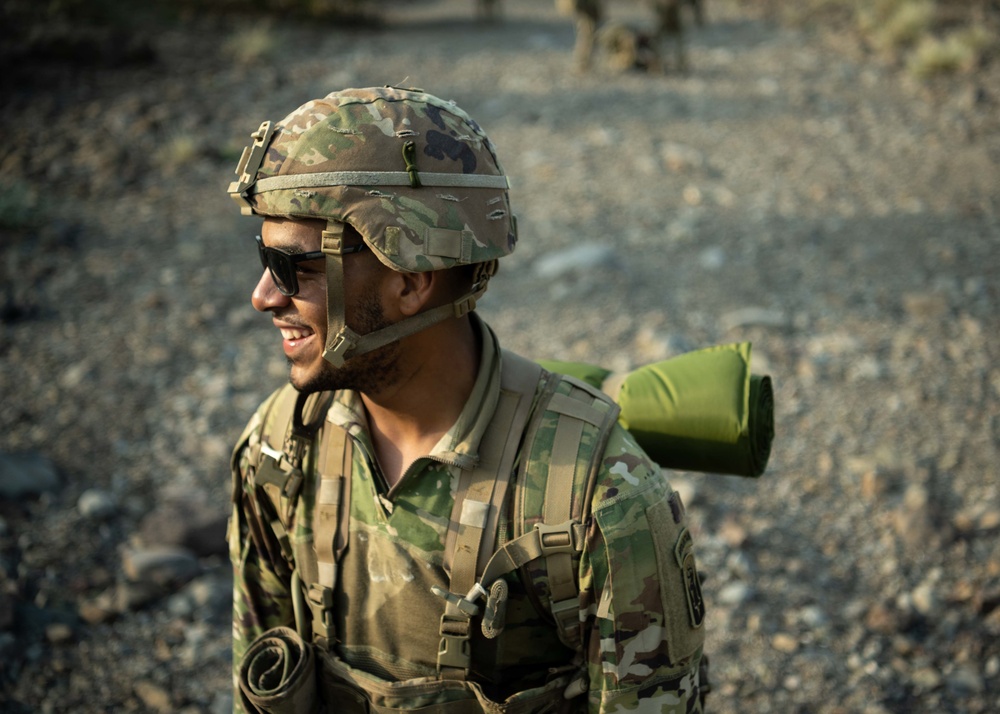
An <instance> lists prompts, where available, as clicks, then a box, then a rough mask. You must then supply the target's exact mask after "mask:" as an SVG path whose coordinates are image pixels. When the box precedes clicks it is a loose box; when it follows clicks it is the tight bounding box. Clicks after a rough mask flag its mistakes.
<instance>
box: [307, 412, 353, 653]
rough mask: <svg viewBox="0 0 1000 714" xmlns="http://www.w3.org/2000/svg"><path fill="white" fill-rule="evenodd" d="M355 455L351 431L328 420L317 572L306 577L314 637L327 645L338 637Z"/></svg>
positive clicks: (316, 530)
mask: <svg viewBox="0 0 1000 714" xmlns="http://www.w3.org/2000/svg"><path fill="white" fill-rule="evenodd" d="M353 458H354V443H353V441H352V440H351V438H350V436H349V435H348V433H347V431H345V430H344V429H342V428H340V427H339V426H336V425H333V424H328V425H327V428H326V431H325V432H324V438H323V440H322V441H321V442H320V447H319V456H318V458H317V465H316V467H317V471H318V472H319V477H320V479H319V488H318V490H317V493H316V506H315V511H314V513H315V515H314V518H313V552H314V554H315V557H316V564H315V572H313V573H308V574H307V575H308V577H307V578H306V580H305V582H307V583H310V584H311V586H310V588H309V591H308V593H307V599H306V601H307V603H308V605H309V609H310V610H311V611H312V615H313V618H312V628H313V632H312V635H313V641H314V642H316V644H317V645H319V646H320V647H323V648H326V647H328V646H329V645H330V643H332V642H333V641H334V640H335V639H336V631H335V628H334V621H333V593H334V590H335V588H336V587H337V560H338V559H339V558H340V556H341V555H342V554H343V551H344V549H345V548H346V547H347V539H348V534H349V528H348V523H347V520H348V518H349V517H350V514H349V512H348V511H349V508H350V484H351V474H352V472H353V469H352V462H353ZM300 634H301V633H300Z"/></svg>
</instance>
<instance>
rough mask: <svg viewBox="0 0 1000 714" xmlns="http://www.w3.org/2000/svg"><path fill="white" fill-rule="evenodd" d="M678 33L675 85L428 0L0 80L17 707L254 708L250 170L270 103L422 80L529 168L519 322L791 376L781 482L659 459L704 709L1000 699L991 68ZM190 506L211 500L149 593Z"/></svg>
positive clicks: (999, 339) (966, 703)
mask: <svg viewBox="0 0 1000 714" xmlns="http://www.w3.org/2000/svg"><path fill="white" fill-rule="evenodd" d="M614 13H615V14H616V15H618V16H620V17H621V18H622V19H628V20H641V19H642V17H643V16H642V14H641V11H640V9H639V7H638V6H637V5H634V4H628V3H623V4H622V5H617V6H615V8H614ZM261 38H264V41H262V40H261ZM133 39H134V38H133ZM688 43H689V44H688V49H689V53H690V70H689V71H688V72H687V73H685V74H680V73H676V72H672V71H671V72H667V73H666V74H665V75H663V76H650V75H647V74H644V73H639V72H630V73H624V74H619V73H615V72H613V71H611V70H610V69H608V68H607V67H604V66H602V65H601V64H600V62H598V66H597V67H596V68H595V70H594V71H593V72H591V73H589V74H586V75H581V74H578V73H576V72H574V70H573V66H572V62H571V58H570V50H571V47H572V44H573V28H572V25H571V23H570V22H569V21H568V20H567V19H565V18H563V17H560V16H559V15H557V13H556V12H555V9H554V7H553V6H552V3H547V2H546V3H538V2H533V1H530V0H508V1H507V2H506V4H505V13H504V19H503V21H502V22H497V23H491V24H485V23H478V22H476V21H475V20H474V11H473V4H472V1H471V0H425V1H423V2H407V3H402V2H400V3H396V4H392V5H390V6H389V9H388V10H387V11H386V14H385V23H384V24H383V25H382V26H381V27H377V28H372V27H369V28H365V27H330V26H322V25H317V24H315V23H313V24H309V23H292V22H270V23H263V24H262V21H259V20H255V19H253V18H233V17H230V18H224V19H219V18H216V19H211V20H208V19H204V18H202V19H192V20H188V21H185V22H183V23H181V24H180V25H177V26H170V27H167V28H166V29H164V30H163V31H162V32H159V33H156V34H154V35H152V36H150V38H149V42H148V48H147V49H148V50H150V52H149V53H145V52H138V53H133V52H131V51H128V52H126V51H124V49H123V48H124V47H125V45H124V44H120V45H115V44H112V45H111V46H109V45H108V44H107V42H105V43H104V44H98V45H96V48H97V50H98V51H94V52H83V53H78V54H76V55H72V57H73V59H71V60H70V61H66V60H53V59H44V60H39V61H37V62H33V63H32V64H30V65H23V64H21V65H17V66H12V67H11V68H10V71H6V72H5V76H4V78H3V80H2V84H0V91H2V103H0V122H2V124H0V125H2V128H3V135H4V137H5V139H6V141H5V143H4V146H3V148H2V149H0V186H2V187H3V193H2V195H0V220H2V222H3V224H2V225H3V227H2V228H0V231H2V232H0V258H2V262H0V271H2V272H0V276H2V282H0V455H2V458H0V466H2V467H3V471H2V472H0V473H2V477H0V486H3V488H4V489H5V490H4V492H3V495H2V496H0V566H2V567H0V709H2V710H3V711H5V712H12V713H15V714H19V713H21V712H64V711H65V712H130V711H136V712H138V711H163V712H167V711H170V712H174V711H180V712H186V713H188V714H195V713H198V712H204V713H211V714H221V712H224V711H227V710H228V709H229V708H230V707H231V695H230V693H229V691H228V687H229V656H230V653H229V637H230V633H229V624H228V612H227V604H226V603H227V597H228V596H227V589H228V581H227V577H228V575H227V566H228V562H227V559H226V555H225V548H224V545H223V544H222V536H221V535H220V534H219V532H218V529H217V528H214V525H215V524H217V523H218V522H219V521H220V520H221V519H224V517H225V514H226V508H227V502H228V492H229V476H228V468H227V463H228V452H229V449H230V448H231V445H232V443H233V442H234V441H235V439H236V437H237V435H238V434H239V432H240V430H241V428H242V426H243V424H244V423H245V421H246V419H247V418H248V417H249V415H250V414H251V412H252V410H253V409H254V407H255V406H256V404H257V403H258V402H259V401H260V400H261V399H262V398H263V397H264V396H265V395H266V394H267V393H269V392H270V391H271V390H272V389H273V388H275V387H276V386H278V385H280V384H281V383H282V381H283V380H284V378H285V369H286V368H285V365H284V361H283V358H282V356H281V351H280V346H279V344H278V341H277V339H276V337H275V335H274V330H273V327H272V326H271V325H270V323H269V321H268V320H267V319H266V318H264V317H261V316H260V315H257V314H256V313H254V311H253V310H252V308H251V307H250V305H249V299H248V298H249V293H250V290H251V288H252V286H253V284H254V282H255V280H256V277H257V273H258V271H259V265H258V264H257V257H256V255H255V251H254V248H253V243H252V241H251V238H252V236H253V235H254V233H255V230H256V226H257V223H256V221H254V220H253V219H249V218H243V217H240V216H239V215H238V211H237V210H236V208H235V206H234V204H233V203H232V201H231V200H230V199H229V198H228V196H227V195H226V194H225V190H224V189H225V187H226V185H227V184H228V182H229V181H230V179H231V174H232V170H233V168H234V166H235V162H236V158H237V157H238V155H239V152H240V151H241V150H242V147H243V146H244V144H245V143H246V141H247V137H248V135H249V133H250V132H251V131H253V130H254V129H256V127H257V126H258V125H259V123H260V122H261V121H263V120H265V119H279V118H280V117H282V116H284V115H285V114H286V113H287V112H288V111H290V110H291V109H293V108H294V107H296V106H298V105H299V104H301V103H302V102H303V101H305V100H307V99H310V98H314V97H318V96H322V95H324V94H326V93H327V92H329V91H332V90H333V89H338V88H343V87H347V86H369V85H381V84H397V85H406V86H418V87H422V88H424V89H426V90H428V91H431V92H433V93H435V94H438V95H440V96H443V97H445V98H449V99H454V100H456V101H457V102H458V103H459V104H460V105H461V106H462V107H463V108H465V109H466V110H467V111H468V112H469V113H470V114H471V115H472V116H473V117H475V118H476V119H477V120H478V122H479V123H480V124H481V125H482V126H483V127H484V128H485V129H486V131H487V132H488V133H489V134H490V136H491V138H492V139H493V141H494V142H495V143H496V145H497V147H498V150H499V153H500V158H501V161H503V163H504V166H505V168H506V170H507V173H508V174H509V175H510V176H511V179H512V182H513V186H514V187H513V192H512V202H513V205H514V209H515V212H516V213H517V214H518V220H519V227H520V233H521V242H520V243H519V245H518V249H517V251H516V253H515V254H514V255H513V256H512V257H511V258H509V259H508V260H506V261H505V264H504V265H503V266H502V267H501V271H500V274H499V275H498V276H497V278H496V279H495V280H494V281H493V283H492V284H491V288H490V292H489V294H488V295H487V296H486V298H485V300H484V302H483V304H482V306H481V314H482V315H483V316H484V317H485V318H486V319H487V320H488V321H489V322H490V323H491V324H492V325H493V327H494V328H495V330H496V331H497V332H498V334H499V336H500V339H501V341H502V342H503V343H504V344H505V346H507V347H509V348H512V349H514V350H516V351H518V352H521V353H522V354H525V355H528V356H532V357H537V358H559V359H570V360H582V361H588V362H592V363H597V364H601V365H604V366H606V367H610V368H614V369H629V368H632V367H635V366H638V365H641V364H644V363H648V362H651V361H655V360H660V359H665V358H667V357H670V356H672V355H675V354H678V353H681V352H685V351H688V350H692V349H697V348H700V347H706V346H709V345H713V344H720V343H725V342H734V341H744V340H750V341H752V342H753V350H754V358H753V359H754V371H756V372H758V373H767V374H770V375H771V376H772V378H773V380H774V385H775V398H776V428H777V435H776V438H775V443H774V449H773V453H772V457H771V462H770V467H769V469H768V472H767V473H766V474H765V475H764V476H763V477H762V478H761V479H759V480H747V479H740V478H736V477H724V476H718V475H702V474H686V473H683V474H681V473H678V474H674V473H669V474H668V477H669V478H670V479H671V481H672V482H673V483H674V484H675V486H676V487H677V488H678V489H679V490H681V492H682V494H683V496H684V498H685V500H686V502H687V503H688V506H689V510H690V513H691V518H692V521H693V523H694V524H695V530H696V533H695V537H696V552H697V554H698V558H699V561H700V568H701V569H702V570H703V571H704V573H705V574H706V576H707V577H706V581H705V595H706V598H707V602H708V607H709V621H708V625H707V627H708V645H707V647H706V650H707V651H708V652H709V653H710V655H711V659H712V665H713V683H714V692H713V694H712V695H711V699H710V700H709V701H710V709H711V710H712V711H718V712H737V711H738V712H791V711H795V712H866V713H868V712H870V713H872V714H876V713H882V712H989V711H997V710H1000V540H998V535H1000V489H998V475H1000V471H998V466H997V464H998V463H1000V458H998V457H1000V366H998V365H1000V319H998V316H997V315H998V310H1000V76H998V74H997V71H996V69H995V68H993V69H985V70H983V71H982V72H979V73H977V74H973V75H961V76H959V77H957V78H953V79H947V80H939V81H937V82H935V83H933V84H932V85H921V84H919V83H917V82H915V81H913V80H909V79H906V78H905V76H904V75H903V74H901V73H900V72H899V71H898V70H897V69H896V68H893V67H891V66H888V65H887V64H885V63H884V62H882V61H881V60H879V59H878V58H877V57H874V56H870V55H867V54H865V53H864V52H863V51H862V50H861V49H859V48H858V47H856V46H854V45H850V44H848V43H846V42H844V41H843V40H841V39H838V38H836V37H831V36H829V35H826V34H823V33H807V32H805V31H803V30H796V29H787V28H781V27H777V26H774V25H771V24H769V23H768V22H766V21H764V20H762V19H761V18H759V17H757V16H755V15H754V14H753V13H752V12H751V11H750V10H749V9H748V7H747V4H746V3H737V2H735V1H734V0H715V2H712V3H710V4H709V5H708V22H707V24H706V25H705V26H703V27H692V28H691V29H690V32H689V35H688ZM15 472H17V475H20V476H24V475H25V474H27V477H26V480H27V483H26V485H25V486H24V487H23V488H22V489H21V490H15V489H13V487H11V485H10V484H12V483H13V482H14V476H12V474H14V473H15ZM49 477H51V478H49ZM178 504H179V505H178ZM170 507H173V508H180V509H181V510H180V511H179V512H180V513H182V514H183V513H187V514H189V515H190V514H196V515H197V518H195V517H194V515H191V517H190V518H189V519H185V518H184V517H180V518H178V519H176V520H178V521H181V522H183V521H185V520H191V521H197V523H198V524H207V525H208V526H212V528H209V529H208V531H207V534H208V535H205V534H202V540H201V541H200V542H201V544H202V545H204V546H205V547H204V548H203V549H202V550H201V551H199V552H197V553H196V554H195V556H192V558H194V560H193V561H192V562H193V565H192V568H193V569H191V570H188V571H184V573H185V574H184V577H179V576H178V577H177V578H175V579H174V580H172V581H171V583H170V584H169V586H168V587H167V588H166V590H164V589H163V588H162V587H161V588H160V589H159V590H157V589H156V588H153V591H152V593H150V592H146V591H143V592H146V594H145V595H143V594H142V593H139V592H138V590H137V588H138V589H139V590H141V588H139V585H137V584H136V581H137V580H141V579H142V577H141V576H137V575H136V573H135V568H136V567H137V566H136V565H135V559H134V558H135V556H134V553H135V552H137V550H138V551H141V549H142V548H143V547H146V548H148V547H149V546H150V545H151V544H150V542H149V541H150V537H149V533H150V532H151V531H149V530H148V529H149V528H151V526H150V525H149V524H150V521H151V517H152V516H155V515H159V516H160V520H161V522H162V521H163V520H167V521H169V520H170V519H169V517H166V516H164V514H165V513H169V512H170V511H169V508H170ZM173 525H174V526H177V527H180V525H178V523H174V524H173ZM144 536H145V541H144V540H143V537H144ZM196 540H197V538H196ZM130 553H131V554H132V555H130ZM130 558H132V560H130ZM176 574H177V573H175V575H176ZM147 577H149V578H151V579H153V580H155V576H153V575H147ZM140 585H141V583H140ZM146 585H150V583H146ZM153 585H161V586H162V585H163V584H162V583H153Z"/></svg>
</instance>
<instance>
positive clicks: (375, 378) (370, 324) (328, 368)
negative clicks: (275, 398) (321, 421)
mask: <svg viewBox="0 0 1000 714" xmlns="http://www.w3.org/2000/svg"><path fill="white" fill-rule="evenodd" d="M358 322H359V323H360V324H359V325H358V327H357V328H355V327H354V326H351V329H353V330H354V331H355V332H357V333H358V334H359V335H367V334H368V333H370V332H375V331H376V330H381V329H382V328H384V327H389V326H390V325H391V324H392V323H391V322H389V321H388V320H387V319H386V318H385V312H384V311H383V310H382V303H381V301H380V300H379V298H378V295H377V294H376V293H375V292H374V291H372V292H371V293H368V294H367V295H364V296H363V297H362V298H361V302H360V304H359V305H358ZM358 328H360V329H358ZM399 349H400V347H399V341H398V340H396V341H394V342H390V343H389V344H387V345H383V346H382V347H378V348H376V349H374V350H372V351H371V352H366V353H364V354H360V355H356V356H354V357H351V358H350V359H348V360H347V361H346V362H344V364H343V366H341V367H334V366H333V365H332V364H330V363H329V362H327V361H326V360H323V366H322V369H321V370H320V371H319V372H318V373H316V374H314V375H312V376H311V377H309V378H307V379H305V380H303V381H300V382H299V383H296V381H295V380H294V379H290V381H291V382H292V386H293V387H295V389H297V390H298V391H299V392H302V393H303V394H311V393H313V392H324V391H335V390H338V389H353V390H354V391H356V392H363V393H364V394H369V395H371V394H377V393H378V392H379V391H381V390H382V389H384V388H385V387H387V386H389V385H391V384H392V383H393V382H395V380H396V378H397V376H398V374H399ZM289 364H291V361H290V360H289Z"/></svg>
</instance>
